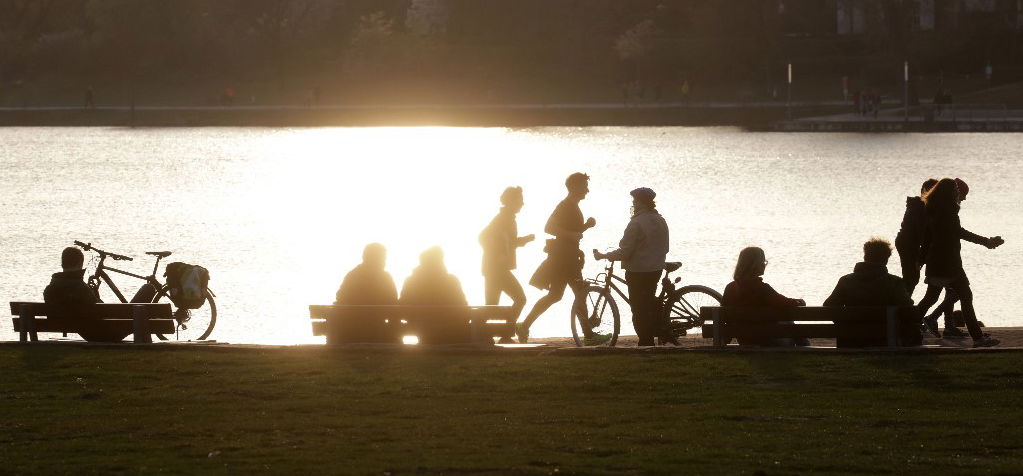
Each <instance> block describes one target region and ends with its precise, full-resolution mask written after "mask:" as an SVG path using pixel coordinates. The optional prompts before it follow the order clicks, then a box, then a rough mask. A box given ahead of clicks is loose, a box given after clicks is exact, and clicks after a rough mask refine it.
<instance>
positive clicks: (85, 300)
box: [43, 247, 102, 306]
mask: <svg viewBox="0 0 1023 476" xmlns="http://www.w3.org/2000/svg"><path fill="white" fill-rule="evenodd" d="M84 264H85V255H84V254H82V250H80V249H78V248H75V247H68V248H64V251H63V252H62V253H61V254H60V267H61V268H62V269H63V271H61V272H59V273H53V277H51V278H50V284H49V285H48V286H46V289H44V290H43V301H44V302H46V303H47V304H55V305H58V306H74V305H80V304H95V303H97V302H102V301H100V299H99V297H98V296H96V293H95V292H93V290H92V288H90V287H89V285H88V284H85V280H84V279H85V268H84Z"/></svg>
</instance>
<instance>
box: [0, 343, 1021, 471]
mask: <svg viewBox="0 0 1023 476" xmlns="http://www.w3.org/2000/svg"><path fill="white" fill-rule="evenodd" d="M0 378H2V385H0V473H6V472H12V473H19V474H20V473H35V474H52V473H76V474H87V473H100V474H111V473H163V474H195V473H223V474H248V473H251V472H272V473H293V474H301V473H305V474H344V473H350V474H411V473H422V474H517V473H522V474H812V473H818V474H819V473H828V474H833V473H844V474H907V473H917V474H922V473H930V474H1013V473H1015V474H1018V473H1019V471H1020V469H1021V466H1020V462H1021V461H1023V426H1021V425H1020V421H1021V417H1023V392H1021V390H1020V389H1021V388H1023V352H1015V351H1000V352H997V351H996V352H955V351H953V352H940V351H936V352H928V351H924V352H919V351H918V352H908V353H900V352H877V353H834V352H817V351H814V350H811V351H809V352H780V353H779V352H735V351H725V352H701V351H695V352H694V351H683V352H635V351H624V352H573V351H565V350H560V351H558V350H554V351H536V350H532V351H516V350H510V349H504V350H498V351H492V352H480V351H457V350H447V351H440V350H427V349H417V348H414V347H409V348H404V349H390V350H386V349H329V348H324V347H319V346H314V347H290V348H287V347H286V348H253V347H239V346H205V347H204V346H188V345H163V346H140V347H131V346H119V347H102V346H79V345H73V344H67V343H56V344H42V345H34V346H19V345H14V344H6V345H0Z"/></svg>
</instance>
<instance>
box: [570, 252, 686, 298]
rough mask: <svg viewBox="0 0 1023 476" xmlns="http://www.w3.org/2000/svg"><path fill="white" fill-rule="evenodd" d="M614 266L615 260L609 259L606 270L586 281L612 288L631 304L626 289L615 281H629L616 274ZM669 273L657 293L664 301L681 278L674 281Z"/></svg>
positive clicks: (664, 277)
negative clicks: (623, 289) (669, 276)
mask: <svg viewBox="0 0 1023 476" xmlns="http://www.w3.org/2000/svg"><path fill="white" fill-rule="evenodd" d="M614 267H615V262H614V261H608V264H607V266H606V267H605V268H604V272H602V273H599V274H597V277H596V278H593V279H587V280H586V281H588V282H590V283H593V284H596V285H598V286H601V285H602V286H604V289H610V290H612V291H614V292H615V293H616V294H618V297H620V298H622V300H623V301H625V302H626V304H630V302H629V296H628V295H627V294H626V293H625V291H622V288H620V287H618V285H617V284H615V281H617V282H619V283H622V284H624V285H626V286H628V284H629V283H628V282H627V281H626V280H625V278H622V277H620V276H618V275H617V274H614ZM668 274H669V273H665V274H664V276H663V277H662V278H661V292H660V294H658V295H657V300H658V301H659V302H662V303H663V302H664V301H665V300H666V299H668V296H670V295H671V292H672V291H674V290H675V283H676V282H678V280H679V279H681V278H678V279H676V280H675V282H672V281H671V280H670V279H669V278H668Z"/></svg>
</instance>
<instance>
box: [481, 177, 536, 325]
mask: <svg viewBox="0 0 1023 476" xmlns="http://www.w3.org/2000/svg"><path fill="white" fill-rule="evenodd" d="M501 205H503V206H502V207H501V211H499V212H498V213H497V216H495V217H494V219H493V220H491V221H490V224H489V225H487V227H486V228H484V229H483V231H482V232H481V233H480V237H479V240H480V245H481V246H482V247H483V285H484V294H485V297H486V303H487V304H488V305H496V304H498V303H500V302H501V293H505V294H507V295H508V297H510V298H511V299H512V309H513V314H514V316H513V318H512V319H511V322H515V321H517V320H518V318H519V314H520V313H522V308H523V307H525V306H526V293H525V292H523V291H522V285H521V284H519V280H518V279H516V278H515V275H514V274H512V270H513V269H515V267H516V259H515V254H516V252H517V251H518V248H519V247H521V246H525V245H526V243H529V242H531V241H533V240H534V239H535V238H536V237H535V236H534V235H526V236H519V227H518V224H517V223H516V222H515V215H517V214H518V213H519V211H520V210H522V205H523V200H522V187H508V188H506V189H505V190H504V193H502V194H501ZM502 341H504V343H507V341H506V340H504V339H502Z"/></svg>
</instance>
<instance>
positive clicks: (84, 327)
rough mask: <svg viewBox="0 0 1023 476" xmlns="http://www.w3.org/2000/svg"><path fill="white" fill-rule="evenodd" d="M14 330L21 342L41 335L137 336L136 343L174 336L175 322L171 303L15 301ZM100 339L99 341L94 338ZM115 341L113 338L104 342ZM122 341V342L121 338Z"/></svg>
mask: <svg viewBox="0 0 1023 476" xmlns="http://www.w3.org/2000/svg"><path fill="white" fill-rule="evenodd" d="M11 314H13V315H14V316H16V317H15V318H14V331H15V332H17V333H19V340H20V341H21V342H28V341H32V342H36V341H38V340H39V337H38V335H37V334H38V333H39V332H60V333H63V334H64V335H65V336H66V335H67V334H79V335H81V334H83V333H84V334H85V335H83V336H82V338H84V339H85V340H90V338H89V337H87V336H116V335H120V336H122V337H121V339H124V337H127V336H129V335H133V334H134V342H152V341H153V340H152V335H151V334H173V333H174V329H175V322H174V319H173V318H172V317H173V316H172V314H171V305H170V304H162V303H161V304H121V303H117V304H105V303H100V304H87V305H83V306H74V307H66V306H55V305H51V304H45V303H41V302H12V303H11ZM93 340H97V339H93ZM102 340H103V341H108V342H109V341H113V340H114V339H106V338H104V339H102ZM118 340H120V339H118Z"/></svg>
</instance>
